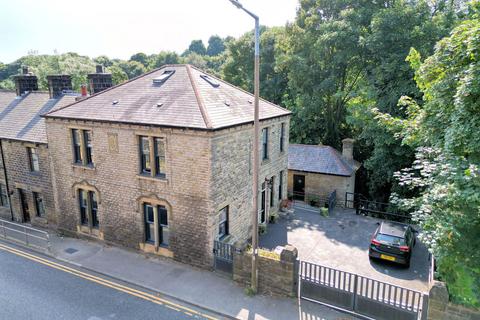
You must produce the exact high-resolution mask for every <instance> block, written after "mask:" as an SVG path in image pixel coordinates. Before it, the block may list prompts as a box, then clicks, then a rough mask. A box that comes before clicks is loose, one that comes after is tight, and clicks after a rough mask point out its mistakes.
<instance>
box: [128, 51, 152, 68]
mask: <svg viewBox="0 0 480 320" xmlns="http://www.w3.org/2000/svg"><path fill="white" fill-rule="evenodd" d="M130 61H136V62H139V63H141V64H142V65H143V66H144V67H147V66H148V64H149V58H148V56H147V55H146V54H145V53H143V52H139V53H136V54H134V55H133V56H131V57H130Z"/></svg>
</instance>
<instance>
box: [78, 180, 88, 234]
mask: <svg viewBox="0 0 480 320" xmlns="http://www.w3.org/2000/svg"><path fill="white" fill-rule="evenodd" d="M78 204H79V207H78V208H79V211H80V224H81V225H82V226H90V219H89V215H88V191H87V190H85V189H78Z"/></svg>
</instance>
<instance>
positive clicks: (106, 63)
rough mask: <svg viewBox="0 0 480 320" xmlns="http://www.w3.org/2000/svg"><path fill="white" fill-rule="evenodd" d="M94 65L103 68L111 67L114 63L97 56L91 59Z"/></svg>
mask: <svg viewBox="0 0 480 320" xmlns="http://www.w3.org/2000/svg"><path fill="white" fill-rule="evenodd" d="M93 61H94V62H95V63H96V64H101V65H102V66H104V67H105V68H108V67H111V66H112V65H113V64H114V63H115V62H114V61H112V60H111V59H110V58H109V57H107V56H98V57H96V58H94V59H93Z"/></svg>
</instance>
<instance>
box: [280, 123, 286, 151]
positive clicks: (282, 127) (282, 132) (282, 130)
mask: <svg viewBox="0 0 480 320" xmlns="http://www.w3.org/2000/svg"><path fill="white" fill-rule="evenodd" d="M284 151H285V122H282V123H281V125H280V152H284Z"/></svg>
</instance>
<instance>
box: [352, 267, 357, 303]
mask: <svg viewBox="0 0 480 320" xmlns="http://www.w3.org/2000/svg"><path fill="white" fill-rule="evenodd" d="M357 282H358V276H357V275H356V274H354V275H353V305H352V310H356V309H357V288H358V287H357V285H358V284H357Z"/></svg>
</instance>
